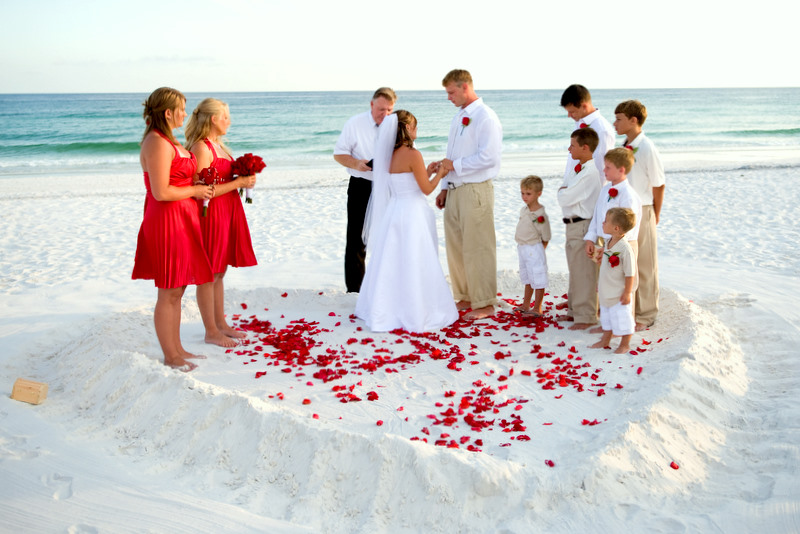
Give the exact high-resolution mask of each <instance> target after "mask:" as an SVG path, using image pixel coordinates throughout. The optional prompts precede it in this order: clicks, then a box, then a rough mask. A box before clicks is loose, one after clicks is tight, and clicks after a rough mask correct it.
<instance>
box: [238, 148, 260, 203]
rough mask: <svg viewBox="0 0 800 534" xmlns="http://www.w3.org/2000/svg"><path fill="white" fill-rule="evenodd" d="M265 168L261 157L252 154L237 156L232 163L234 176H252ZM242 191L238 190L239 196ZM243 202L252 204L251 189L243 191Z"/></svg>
mask: <svg viewBox="0 0 800 534" xmlns="http://www.w3.org/2000/svg"><path fill="white" fill-rule="evenodd" d="M266 166H267V164H266V163H264V160H263V159H261V156H254V155H253V154H250V153H248V154H245V155H244V156H239V157H238V158H236V161H234V162H233V174H234V175H236V176H252V175H254V174H258V173H260V172H261V171H263V170H264V168H265V167H266ZM241 194H242V190H241V189H240V190H239V195H240V196H241ZM245 202H247V203H248V204H252V203H253V188H252V187H248V188H246V189H245Z"/></svg>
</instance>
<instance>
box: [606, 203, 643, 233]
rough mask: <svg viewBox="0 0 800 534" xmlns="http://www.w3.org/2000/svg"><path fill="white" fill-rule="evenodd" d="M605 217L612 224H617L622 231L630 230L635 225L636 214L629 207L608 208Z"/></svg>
mask: <svg viewBox="0 0 800 534" xmlns="http://www.w3.org/2000/svg"><path fill="white" fill-rule="evenodd" d="M606 219H607V220H608V222H610V223H611V224H613V225H614V226H619V227H620V229H621V230H622V231H623V233H627V232H630V231H631V230H632V229H633V227H634V226H636V214H635V213H634V212H633V210H632V209H630V208H609V209H608V211H607V212H606Z"/></svg>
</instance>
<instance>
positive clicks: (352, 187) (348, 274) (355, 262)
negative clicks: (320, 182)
mask: <svg viewBox="0 0 800 534" xmlns="http://www.w3.org/2000/svg"><path fill="white" fill-rule="evenodd" d="M371 192H372V182H371V181H369V180H367V179H365V178H357V177H355V176H351V177H350V184H349V185H348V186H347V244H346V245H345V250H344V282H345V285H346V286H347V291H348V292H354V293H358V292H359V290H360V289H361V281H362V280H363V279H364V269H365V266H364V260H365V259H366V257H367V247H366V246H365V245H364V241H363V239H362V238H361V231H362V230H363V228H364V217H365V215H366V214H367V205H368V204H369V195H370V193H371Z"/></svg>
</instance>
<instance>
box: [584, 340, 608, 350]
mask: <svg viewBox="0 0 800 534" xmlns="http://www.w3.org/2000/svg"><path fill="white" fill-rule="evenodd" d="M589 348H590V349H610V348H611V347H609V346H608V345H606V344H605V343H603V342H602V341H598V342H597V343H594V344H592V345H589Z"/></svg>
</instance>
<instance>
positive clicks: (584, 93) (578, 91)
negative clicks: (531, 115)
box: [561, 84, 614, 185]
mask: <svg viewBox="0 0 800 534" xmlns="http://www.w3.org/2000/svg"><path fill="white" fill-rule="evenodd" d="M561 107H563V108H564V109H565V110H566V112H567V116H568V117H569V118H570V119H572V120H574V121H575V129H576V130H578V129H580V128H592V129H593V130H594V131H595V132H597V135H598V143H597V148H595V150H594V154H593V159H594V163H595V165H597V171H598V173H599V174H598V179H599V180H600V185H603V184H604V183H605V179H604V178H603V156H605V155H606V152H607V151H608V149H610V148H613V147H614V128H613V127H612V126H611V123H610V122H608V121H607V120H606V119H605V118H604V117H603V116H602V115H601V114H600V112H599V111H598V110H597V108H595V107H594V105H592V95H591V94H590V93H589V90H588V89H587V88H586V87H584V86H582V85H578V84H573V85H570V86H569V87H567V88H566V89H565V90H564V93H563V94H562V95H561ZM576 163H578V162H577V161H575V160H574V159H573V158H572V157H568V158H567V167H566V169H565V170H564V176H565V177H566V176H567V173H569V171H570V169H572V168H573V167H574V166H575V164H576Z"/></svg>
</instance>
